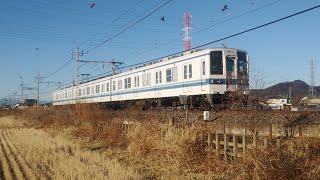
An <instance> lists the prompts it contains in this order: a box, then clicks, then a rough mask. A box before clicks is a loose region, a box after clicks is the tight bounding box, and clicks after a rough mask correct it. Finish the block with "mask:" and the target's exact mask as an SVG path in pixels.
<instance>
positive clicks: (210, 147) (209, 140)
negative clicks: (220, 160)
mask: <svg viewBox="0 0 320 180" xmlns="http://www.w3.org/2000/svg"><path fill="white" fill-rule="evenodd" d="M211 141H212V140H211V132H209V133H208V147H209V150H211V149H212V142H211Z"/></svg>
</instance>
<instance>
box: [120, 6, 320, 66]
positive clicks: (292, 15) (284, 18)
mask: <svg viewBox="0 0 320 180" xmlns="http://www.w3.org/2000/svg"><path fill="white" fill-rule="evenodd" d="M319 7H320V5H317V6H314V7H312V8H309V9H306V10H303V11H300V12H297V13H294V14H291V15H289V16H285V17H283V18H280V19H277V20H274V21H271V22H268V23H265V24H263V25H260V26H256V27H254V28H251V29H247V30H244V31H241V32H239V33H236V34H233V35H230V36H226V37H223V38H220V39H217V40H214V41H211V42H208V43H205V44H202V45H199V46H196V47H194V48H191V49H190V50H193V49H198V48H201V47H204V46H207V45H209V44H213V43H217V42H220V41H223V40H226V39H230V38H232V37H235V36H239V35H241V34H245V33H247V32H250V31H253V30H256V29H260V28H262V27H265V26H268V25H271V24H274V23H277V22H280V21H283V20H286V19H289V18H292V17H294V16H297V15H300V14H303V13H306V12H308V11H311V10H314V9H317V8H319ZM183 52H185V51H180V52H177V53H173V54H170V55H167V56H163V57H160V58H156V59H153V60H149V61H145V62H142V63H136V64H133V65H129V66H125V67H123V68H128V67H132V66H137V65H140V64H144V63H148V62H152V61H156V60H158V59H162V58H165V57H168V56H173V55H176V54H180V53H183Z"/></svg>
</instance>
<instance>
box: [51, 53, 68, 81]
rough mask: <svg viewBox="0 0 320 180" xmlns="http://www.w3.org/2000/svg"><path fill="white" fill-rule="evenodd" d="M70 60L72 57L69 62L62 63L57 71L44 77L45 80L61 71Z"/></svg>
mask: <svg viewBox="0 0 320 180" xmlns="http://www.w3.org/2000/svg"><path fill="white" fill-rule="evenodd" d="M72 60H73V57H71V59H70V60H69V61H67V62H66V63H64V64H63V65H62V66H61V67H60V68H59V69H58V70H56V71H55V72H53V73H51V74H49V75H48V76H46V78H49V77H51V76H53V75H54V74H56V73H57V72H59V71H60V70H61V69H63V68H64V67H66V66H67V65H68V64H69V63H70V62H71V61H72Z"/></svg>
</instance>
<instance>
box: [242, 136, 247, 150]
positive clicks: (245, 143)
mask: <svg viewBox="0 0 320 180" xmlns="http://www.w3.org/2000/svg"><path fill="white" fill-rule="evenodd" d="M246 146H247V142H246V135H245V134H244V135H242V152H243V154H245V153H246V148H247V147H246Z"/></svg>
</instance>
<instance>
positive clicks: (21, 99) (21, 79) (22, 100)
mask: <svg viewBox="0 0 320 180" xmlns="http://www.w3.org/2000/svg"><path fill="white" fill-rule="evenodd" d="M19 78H20V79H21V105H22V104H23V77H22V76H19Z"/></svg>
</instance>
